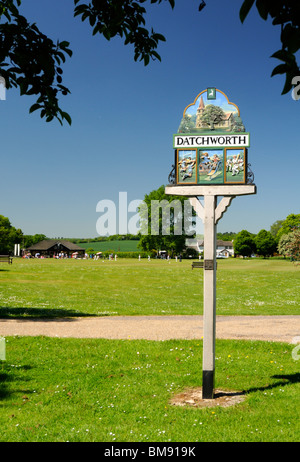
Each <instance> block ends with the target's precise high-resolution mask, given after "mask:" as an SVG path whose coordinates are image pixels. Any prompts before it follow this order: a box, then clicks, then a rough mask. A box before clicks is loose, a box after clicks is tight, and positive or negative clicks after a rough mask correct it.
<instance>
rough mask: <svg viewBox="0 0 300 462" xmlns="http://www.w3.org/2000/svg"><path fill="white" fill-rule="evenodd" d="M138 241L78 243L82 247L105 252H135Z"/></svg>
mask: <svg viewBox="0 0 300 462" xmlns="http://www.w3.org/2000/svg"><path fill="white" fill-rule="evenodd" d="M138 243H139V241H125V240H124V241H103V242H87V243H86V242H85V243H79V244H78V245H79V246H80V247H82V248H83V249H90V248H92V249H94V250H95V252H105V251H106V250H113V251H114V252H136V251H138V248H137V245H138Z"/></svg>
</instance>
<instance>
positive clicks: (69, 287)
mask: <svg viewBox="0 0 300 462" xmlns="http://www.w3.org/2000/svg"><path fill="white" fill-rule="evenodd" d="M299 282H300V266H295V265H293V264H292V263H290V262H289V261H284V260H261V259H251V260H241V259H230V260H218V270H217V314H219V315H293V314H299V307H300V283H299ZM202 310H203V270H202V269H194V270H192V269H191V261H189V260H183V261H182V262H179V261H178V262H176V261H175V260H171V261H170V262H167V261H166V260H154V259H152V260H151V261H148V260H147V259H142V260H141V261H138V260H137V259H121V258H119V259H118V260H117V261H108V260H105V261H102V260H98V261H94V260H73V259H69V260H53V259H45V260H39V259H34V260H23V259H19V260H18V259H14V261H13V264H12V265H8V264H6V263H1V264H0V317H7V316H37V317H38V316H46V317H48V316H105V315H184V314H186V315H191V314H202Z"/></svg>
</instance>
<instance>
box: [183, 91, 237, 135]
mask: <svg viewBox="0 0 300 462" xmlns="http://www.w3.org/2000/svg"><path fill="white" fill-rule="evenodd" d="M210 130H216V131H218V132H232V133H233V132H234V133H236V132H244V131H245V127H244V125H243V122H242V119H241V117H240V111H239V108H238V107H237V106H236V105H235V104H234V103H230V102H229V100H228V98H227V96H226V95H225V93H223V92H222V91H220V90H216V89H215V88H211V89H209V90H208V91H206V90H205V91H203V92H202V93H200V95H198V97H197V98H196V100H195V101H194V103H192V104H190V105H189V106H187V107H186V109H185V111H184V113H183V117H182V120H181V122H180V125H179V128H178V133H202V132H207V131H210Z"/></svg>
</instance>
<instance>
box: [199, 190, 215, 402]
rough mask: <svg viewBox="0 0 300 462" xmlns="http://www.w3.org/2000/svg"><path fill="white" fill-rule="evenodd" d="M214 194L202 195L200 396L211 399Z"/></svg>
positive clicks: (213, 364) (213, 371) (213, 348)
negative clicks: (202, 252)
mask: <svg viewBox="0 0 300 462" xmlns="http://www.w3.org/2000/svg"><path fill="white" fill-rule="evenodd" d="M215 209H216V196H208V195H206V196H204V283H203V284H204V286H203V289H204V293H203V300H204V304H203V360H202V373H203V377H202V378H203V382H202V398H203V399H213V397H214V381H215V380H214V378H215V343H216V235H217V233H216V224H215Z"/></svg>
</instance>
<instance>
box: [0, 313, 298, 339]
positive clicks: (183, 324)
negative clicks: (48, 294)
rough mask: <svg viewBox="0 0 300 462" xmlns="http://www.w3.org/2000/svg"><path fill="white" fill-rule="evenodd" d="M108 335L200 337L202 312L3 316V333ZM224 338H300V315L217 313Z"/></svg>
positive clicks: (0, 329)
mask: <svg viewBox="0 0 300 462" xmlns="http://www.w3.org/2000/svg"><path fill="white" fill-rule="evenodd" d="M14 335H19V336H36V335H44V336H47V337H74V338H107V339H132V340H133V339H148V340H168V339H200V338H201V337H202V336H203V317H202V316H107V317H97V318H96V317H86V318H61V319H57V318H54V319H2V320H0V336H4V337H5V336H14ZM216 336H217V338H220V339H221V338H222V339H244V340H265V341H274V342H286V343H299V342H300V316H217V324H216Z"/></svg>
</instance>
